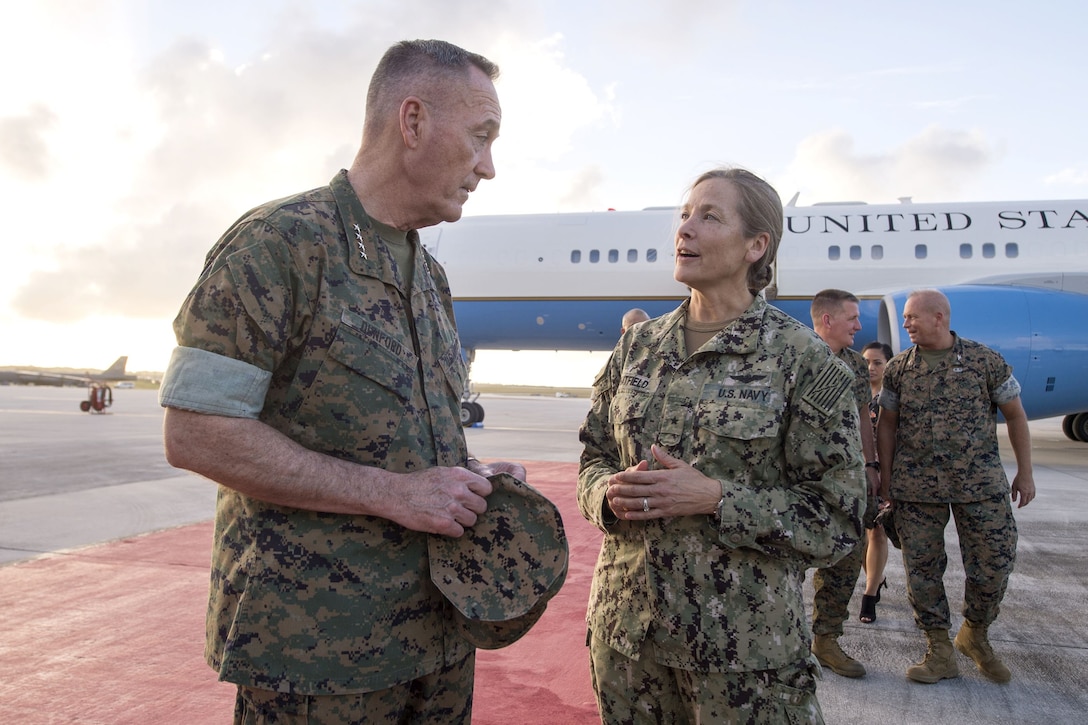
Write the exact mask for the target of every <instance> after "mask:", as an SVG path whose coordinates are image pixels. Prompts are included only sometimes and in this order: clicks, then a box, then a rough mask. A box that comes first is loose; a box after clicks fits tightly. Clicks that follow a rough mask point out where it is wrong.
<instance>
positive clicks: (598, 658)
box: [590, 637, 824, 725]
mask: <svg viewBox="0 0 1088 725" xmlns="http://www.w3.org/2000/svg"><path fill="white" fill-rule="evenodd" d="M817 668H818V665H816V663H815V662H813V661H812V660H811V659H803V660H801V661H799V662H797V663H796V664H794V665H790V666H787V667H783V668H782V669H779V670H763V671H758V672H725V673H723V672H695V671H691V670H684V669H679V668H674V667H666V666H664V665H661V664H658V663H657V662H656V661H655V659H654V652H653V646H652V645H651V644H650V643H649V642H648V641H647V642H644V643H643V646H642V650H641V652H640V653H639V658H638V659H637V660H634V659H631V658H629V657H626V656H625V655H622V654H620V653H619V652H616V651H615V650H614V649H612V648H611V647H609V646H608V645H606V644H604V643H603V642H601V641H600V640H599V639H597V638H595V637H594V638H591V640H590V670H591V673H592V677H593V690H594V692H596V694H597V707H598V709H599V711H600V715H601V722H602V723H604V724H605V725H619V724H620V723H626V724H628V725H630V724H637V725H650V724H653V725H689V724H694V723H727V722H744V723H757V724H759V723H765V724H766V725H779V724H780V723H786V722H788V723H810V724H812V725H822V723H823V721H824V719H823V712H822V711H821V710H820V703H819V702H818V701H817V699H816V673H817V672H818V669H817Z"/></svg>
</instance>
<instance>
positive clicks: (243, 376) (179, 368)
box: [159, 347, 272, 418]
mask: <svg viewBox="0 0 1088 725" xmlns="http://www.w3.org/2000/svg"><path fill="white" fill-rule="evenodd" d="M271 380H272V373H271V372H269V371H267V370H262V369H261V368H259V367H257V366H255V365H251V364H249V363H247V362H243V361H242V360H235V359H234V358H230V357H226V356H224V355H218V354H216V353H214V352H208V351H207V350H201V349H200V348H196V347H176V348H174V352H173V353H172V354H171V356H170V365H169V367H168V368H167V370H166V376H165V377H164V378H163V381H162V387H160V388H159V405H161V406H163V407H164V408H181V409H183V410H191V411H193V412H196V413H206V414H209V415H223V416H227V417H230V418H257V417H258V416H259V415H260V413H261V409H262V408H263V407H264V399H265V394H266V393H267V392H268V386H269V384H270V383H271Z"/></svg>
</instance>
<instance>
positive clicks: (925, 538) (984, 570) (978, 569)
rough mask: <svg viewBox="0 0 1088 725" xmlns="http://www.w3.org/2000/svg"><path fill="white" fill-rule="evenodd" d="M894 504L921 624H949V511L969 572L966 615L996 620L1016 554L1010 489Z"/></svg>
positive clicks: (926, 626)
mask: <svg viewBox="0 0 1088 725" xmlns="http://www.w3.org/2000/svg"><path fill="white" fill-rule="evenodd" d="M895 506H896V512H895V513H896V519H895V520H896V526H897V528H898V531H899V536H900V539H901V541H902V544H903V568H904V569H905V570H906V573H907V599H908V601H910V604H911V607H912V608H913V609H914V620H915V623H916V624H917V625H918V627H919V629H923V630H930V629H951V625H952V623H951V615H950V612H949V606H948V597H947V596H946V594H945V588H944V573H945V569H946V568H947V566H948V555H947V553H946V552H945V545H944V531H945V528H946V527H947V525H948V519H949V517H950V515H954V516H955V518H956V530H957V532H958V534H959V538H960V551H961V553H962V556H963V568H964V574H965V576H966V584H965V587H964V604H963V614H964V617H965V618H966V619H968V620H970V621H971V622H974V623H975V624H978V625H982V626H985V625H988V624H990V623H991V622H993V621H994V619H995V618H996V617H997V613H998V610H999V609H1000V605H1001V600H1002V599H1003V598H1004V596H1005V590H1006V588H1007V587H1008V583H1009V576H1010V575H1011V574H1012V569H1013V563H1014V561H1015V559H1016V540H1017V533H1016V521H1015V519H1013V516H1012V506H1011V504H1010V502H1009V497H1008V494H1003V495H1001V496H996V497H994V498H992V499H988V500H986V501H975V502H971V503H956V504H930V503H917V502H911V501H897V502H896V504H895Z"/></svg>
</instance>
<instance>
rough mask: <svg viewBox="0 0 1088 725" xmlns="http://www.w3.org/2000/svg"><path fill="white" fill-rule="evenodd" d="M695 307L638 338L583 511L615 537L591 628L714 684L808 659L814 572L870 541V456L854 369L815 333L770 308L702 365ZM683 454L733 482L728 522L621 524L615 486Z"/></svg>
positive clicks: (590, 420) (602, 417) (588, 474)
mask: <svg viewBox="0 0 1088 725" xmlns="http://www.w3.org/2000/svg"><path fill="white" fill-rule="evenodd" d="M687 305H688V303H687V302H685V303H684V304H682V305H681V306H680V308H679V309H677V310H676V311H674V312H672V313H670V314H668V315H664V316H662V317H660V318H657V319H655V320H651V321H649V322H645V323H642V324H641V325H638V326H637V327H635V328H633V329H632V330H629V331H628V332H627V333H626V334H625V335H624V336H623V337H622V338H621V340H620V342H619V343H618V344H617V346H616V349H615V350H614V351H613V353H612V356H611V358H610V360H609V362H608V363H607V364H606V365H605V367H604V369H603V370H602V371H601V373H600V375H599V376H598V378H597V380H596V381H595V383H594V389H593V401H592V407H591V410H590V412H589V415H588V416H587V418H586V421H585V423H584V424H583V426H582V429H581V432H580V436H581V440H582V442H583V444H584V446H585V448H584V451H583V453H582V458H581V467H580V471H579V480H578V505H579V508H580V510H581V512H582V514H583V516H585V518H586V519H588V520H589V521H591V522H592V523H594V524H595V525H596V526H598V527H599V528H600V529H601V530H602V531H603V532H605V537H604V542H603V544H602V547H601V553H600V557H599V558H598V561H597V568H596V572H595V574H594V579H593V588H592V591H591V593H590V602H589V611H588V614H587V622H588V625H589V629H590V631H591V632H592V634H593V636H594V637H595V638H599V639H600V640H601V641H602V642H603V643H605V644H607V645H608V646H609V647H611V648H612V649H615V650H616V651H618V652H619V653H621V654H623V655H624V656H626V657H631V658H637V657H638V653H639V652H640V650H641V647H642V644H643V642H644V640H646V639H647V638H649V640H650V641H651V643H652V645H653V648H652V651H653V654H654V657H655V658H656V660H657V662H659V663H661V664H664V665H666V666H670V667H678V668H684V669H698V670H704V671H711V672H715V671H717V672H722V671H749V670H769V669H779V668H781V667H784V666H787V665H792V664H796V663H797V662H800V661H807V660H808V659H809V657H810V655H809V652H808V647H809V638H810V636H809V632H808V624H807V621H806V616H805V606H804V601H803V592H802V583H803V580H804V575H805V570H806V569H808V568H810V567H813V566H825V565H828V564H831V563H833V562H834V561H836V560H838V559H839V558H841V557H842V556H844V555H845V554H847V553H848V552H849V551H850V550H851V549H852V548H853V546H854V545H855V544H856V543H857V541H858V540H859V539H860V537H861V534H862V529H861V516H862V510H863V506H864V490H863V486H864V482H863V476H862V470H863V468H862V463H863V462H862V458H861V443H860V438H859V434H858V415H857V405H856V404H855V402H854V400H853V396H852V390H851V385H852V380H851V374H850V371H849V370H847V369H846V367H845V366H844V365H843V364H842V363H841V362H840V361H839V360H837V359H835V357H834V356H833V355H832V354H831V352H830V350H829V349H828V348H827V346H826V345H824V344H823V343H822V342H821V341H820V340H819V339H818V338H817V337H816V336H815V334H814V333H813V332H812V331H811V330H810V329H808V328H806V327H804V326H802V325H801V324H800V323H798V322H797V321H796V320H794V319H793V318H791V317H789V316H787V315H785V314H783V313H781V312H780V311H778V310H776V309H774V308H773V307H770V306H768V305H767V303H766V302H765V301H764V300H763V299H762V298H756V300H755V301H754V302H753V303H752V305H751V306H750V307H749V308H748V310H746V311H745V313H744V314H743V315H742V316H741V317H740V318H738V319H737V320H736V322H735V323H734V324H733V325H732V326H730V327H729V328H727V329H726V330H724V331H722V332H721V333H719V334H718V335H716V336H715V337H714V338H713V339H712V340H711V341H710V342H708V343H707V344H706V345H704V346H703V347H702V348H700V350H699V351H697V352H695V353H694V354H692V355H690V356H688V355H687V354H686V352H685V349H684V335H683V330H682V328H681V324H682V322H683V320H684V318H685V316H686V311H687ZM653 443H658V444H659V445H661V446H662V447H663V448H665V449H666V450H667V451H668V452H669V454H670V455H673V456H676V457H678V458H680V459H682V460H684V461H687V462H688V463H690V464H691V465H693V466H694V467H695V468H696V469H698V470H699V471H700V472H702V473H703V474H705V475H707V476H710V477H712V478H718V479H720V480H722V481H723V484H724V488H725V498H726V501H725V503H724V505H723V506H722V507H721V520H720V521H719V520H716V519H715V517H713V516H709V515H706V516H687V517H677V518H670V519H655V520H651V521H645V522H642V521H617V520H616V519H615V517H613V516H612V515H611V511H610V510H609V509H608V508H607V504H606V503H605V489H606V486H607V481H608V478H609V477H610V476H611V475H612V474H614V473H616V472H618V471H622V470H625V469H626V468H628V467H630V466H634V465H635V464H637V463H638V462H639V461H640V460H644V459H647V458H651V455H650V446H651V444H653Z"/></svg>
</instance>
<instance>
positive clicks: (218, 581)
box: [164, 171, 473, 695]
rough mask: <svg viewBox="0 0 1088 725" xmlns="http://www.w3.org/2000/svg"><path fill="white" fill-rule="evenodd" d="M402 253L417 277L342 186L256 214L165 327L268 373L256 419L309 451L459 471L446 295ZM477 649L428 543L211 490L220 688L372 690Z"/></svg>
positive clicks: (214, 652)
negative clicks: (226, 684) (435, 575)
mask: <svg viewBox="0 0 1088 725" xmlns="http://www.w3.org/2000/svg"><path fill="white" fill-rule="evenodd" d="M408 239H409V243H410V244H412V245H413V246H414V247H415V260H416V261H415V271H414V276H413V277H411V278H410V279H407V278H405V277H404V276H403V275H402V274H401V272H400V270H398V269H397V268H396V266H395V264H394V263H393V260H392V256H391V255H390V253H389V251H388V249H387V248H386V246H385V244H384V243H383V242H382V241H381V240H380V238H379V237H378V236H377V234H376V233H375V232H374V231H373V230H372V229H371V225H370V220H369V218H368V217H367V215H366V212H365V211H364V210H363V208H362V205H361V204H360V203H359V200H358V198H357V196H356V195H355V192H354V191H353V190H352V188H351V185H350V183H349V182H348V180H347V173H346V172H344V171H341V172H340V173H339V174H338V175H337V176H336V177H335V178H334V179H333V180H332V182H331V184H330V186H327V187H322V188H319V189H315V190H313V191H309V192H306V193H303V194H299V195H297V196H294V197H290V198H287V199H283V200H280V201H275V202H271V203H269V204H266V205H264V206H261V207H258V208H256V209H254V210H252V211H251V212H249V213H247V214H246V215H245V216H243V217H242V218H241V219H240V220H238V221H237V222H236V223H235V224H234V225H233V226H232V227H231V228H230V229H229V230H228V231H227V233H226V234H224V235H223V237H222V238H221V239H220V240H219V242H218V243H217V244H216V245H215V247H214V248H213V249H212V251H211V252H210V253H209V255H208V258H207V262H206V265H205V269H204V271H203V273H202V275H201V277H200V279H199V280H198V282H197V284H196V287H195V288H194V289H193V291H192V292H191V293H190V295H189V297H188V298H187V299H186V301H185V303H184V305H183V306H182V309H181V312H180V313H179V315H178V318H177V320H176V321H175V325H174V326H175V332H176V333H177V338H178V344H179V345H181V346H185V347H195V348H201V349H203V350H207V351H209V352H212V353H216V354H218V355H223V356H226V357H229V358H235V359H237V360H241V361H244V362H246V363H248V364H250V365H253V366H255V367H257V368H260V369H262V370H267V371H271V373H272V379H271V387H270V388H269V390H268V393H267V396H266V398H265V404H264V408H263V410H261V412H260V419H261V420H262V421H264V422H265V423H267V424H268V425H270V426H272V427H273V428H275V429H277V430H279V431H280V432H282V433H284V434H285V435H287V436H288V437H290V438H292V439H293V440H295V441H297V442H298V443H300V444H302V445H303V446H305V447H307V448H310V449H312V450H315V451H319V452H321V453H326V454H328V455H332V456H335V457H337V458H341V459H344V460H348V461H353V462H355V463H360V464H362V465H366V466H377V467H380V468H384V469H386V470H390V471H396V472H410V471H418V470H422V469H426V468H429V467H432V466H457V465H464V463H465V461H466V457H467V454H466V447H465V440H464V434H463V431H462V429H461V423H460V396H461V391H462V388H463V381H464V378H465V370H464V366H463V363H462V360H461V353H460V347H459V344H458V339H457V334H456V330H455V328H454V322H453V308H452V302H451V298H450V291H449V286H448V284H447V281H446V277H445V273H444V272H443V270H442V269H441V267H440V266H439V265H438V264H437V263H436V262H435V261H434V259H433V258H431V257H430V255H429V254H428V253H427V252H426V250H424V249H423V248H422V246H421V245H420V244H419V240H418V236H417V235H416V234H415V233H410V234H409V235H408ZM413 327H414V331H415V335H416V338H417V339H418V347H417V345H416V344H415V343H414V342H413V339H412V330H413ZM173 383H174V384H175V385H176V386H177V388H178V389H179V390H184V389H185V387H186V386H192V387H194V388H197V387H199V386H200V385H201V380H200V379H198V378H196V376H194V379H190V380H181V381H176V380H175V381H173ZM164 404H167V405H169V404H171V403H170V401H164ZM181 407H184V406H181ZM472 651H473V648H472V647H471V645H470V644H469V643H468V642H466V641H465V640H464V639H463V638H462V637H461V636H460V635H459V634H458V633H457V630H456V628H455V627H454V625H453V621H452V610H451V608H450V606H449V605H448V604H447V603H446V601H445V599H444V598H443V597H442V594H441V593H440V592H439V591H438V589H437V588H436V587H435V586H434V584H433V583H432V582H431V580H430V576H429V572H428V564H427V535H426V534H424V533H421V532H416V531H410V530H408V529H406V528H403V527H401V526H400V525H398V524H396V523H394V522H392V521H389V520H385V519H381V518H377V517H369V516H347V515H338V514H328V513H318V512H312V511H304V510H299V509H293V508H284V507H279V506H273V505H270V504H267V503H263V502H261V501H258V500H255V499H252V498H249V497H247V496H244V495H242V494H240V493H238V492H236V491H233V490H231V489H229V488H226V487H222V486H221V487H220V489H219V498H218V504H217V509H216V525H215V541H214V550H213V554H212V576H211V593H210V601H209V610H208V631H207V645H206V656H207V659H208V662H209V664H210V665H211V666H212V667H214V668H215V669H217V670H218V671H219V675H220V678H221V679H223V680H227V681H230V682H234V683H238V684H241V685H247V686H250V687H255V688H261V689H264V690H272V691H277V692H292V693H302V694H316V695H321V694H338V693H351V692H366V691H370V690H377V689H383V688H387V687H389V686H390V685H393V684H395V683H399V682H404V681H407V680H410V679H414V678H416V677H419V676H421V675H425V674H427V673H430V672H434V671H436V670H438V669H439V668H441V667H443V666H447V665H450V664H452V663H455V662H460V661H461V660H463V659H464V658H465V657H467V656H468V655H469V654H471V653H472Z"/></svg>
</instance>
